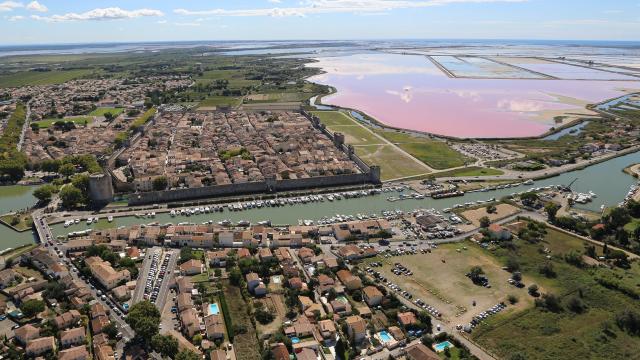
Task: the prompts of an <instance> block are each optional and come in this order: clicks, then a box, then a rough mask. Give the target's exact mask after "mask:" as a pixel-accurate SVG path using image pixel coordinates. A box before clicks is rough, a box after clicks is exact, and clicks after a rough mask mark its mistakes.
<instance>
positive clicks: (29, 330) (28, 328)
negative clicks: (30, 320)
mask: <svg viewBox="0 0 640 360" xmlns="http://www.w3.org/2000/svg"><path fill="white" fill-rule="evenodd" d="M14 335H15V338H16V340H18V341H19V342H20V343H21V344H22V345H26V344H27V343H28V342H29V340H33V339H37V338H38V337H40V329H39V328H37V327H35V326H33V325H31V324H27V325H24V326H21V327H19V328H17V329H16V330H15V332H14Z"/></svg>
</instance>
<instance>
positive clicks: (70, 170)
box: [58, 163, 76, 178]
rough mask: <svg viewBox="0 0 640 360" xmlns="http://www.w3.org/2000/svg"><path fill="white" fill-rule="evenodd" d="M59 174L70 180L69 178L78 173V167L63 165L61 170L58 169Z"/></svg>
mask: <svg viewBox="0 0 640 360" xmlns="http://www.w3.org/2000/svg"><path fill="white" fill-rule="evenodd" d="M58 172H59V173H60V175H62V176H64V177H66V178H68V177H69V176H71V175H73V174H75V172H76V167H75V166H73V164H69V163H67V164H63V165H61V166H60V168H59V169H58Z"/></svg>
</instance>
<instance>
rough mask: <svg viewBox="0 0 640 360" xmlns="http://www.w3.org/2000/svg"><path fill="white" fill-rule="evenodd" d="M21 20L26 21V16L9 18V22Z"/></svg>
mask: <svg viewBox="0 0 640 360" xmlns="http://www.w3.org/2000/svg"><path fill="white" fill-rule="evenodd" d="M19 20H24V16H22V15H16V16H12V17H10V18H9V21H19Z"/></svg>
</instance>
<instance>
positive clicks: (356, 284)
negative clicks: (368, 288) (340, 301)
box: [336, 270, 362, 290]
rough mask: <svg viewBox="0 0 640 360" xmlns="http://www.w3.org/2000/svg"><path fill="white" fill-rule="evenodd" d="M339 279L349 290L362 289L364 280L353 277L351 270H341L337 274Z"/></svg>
mask: <svg viewBox="0 0 640 360" xmlns="http://www.w3.org/2000/svg"><path fill="white" fill-rule="evenodd" d="M336 275H337V276H338V279H339V280H340V282H342V284H343V285H344V286H345V287H346V288H347V289H349V290H356V289H360V288H361V287H362V280H360V278H359V277H357V276H355V275H353V274H352V273H351V271H349V270H340V271H338V272H337V273H336Z"/></svg>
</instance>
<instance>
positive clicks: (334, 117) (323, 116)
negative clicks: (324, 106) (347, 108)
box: [311, 111, 354, 127]
mask: <svg viewBox="0 0 640 360" xmlns="http://www.w3.org/2000/svg"><path fill="white" fill-rule="evenodd" d="M311 113H312V114H313V115H315V116H317V117H318V118H320V121H321V122H322V123H323V124H325V125H327V127H330V126H336V125H354V122H353V120H352V119H351V118H350V117H349V116H347V115H346V114H345V113H343V112H340V111H312V112H311Z"/></svg>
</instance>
